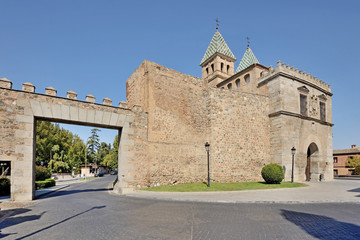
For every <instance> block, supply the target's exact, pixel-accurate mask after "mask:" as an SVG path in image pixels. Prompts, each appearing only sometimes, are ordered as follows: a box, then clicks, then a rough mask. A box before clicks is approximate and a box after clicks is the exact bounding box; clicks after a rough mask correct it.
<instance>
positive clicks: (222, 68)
mask: <svg viewBox="0 0 360 240" xmlns="http://www.w3.org/2000/svg"><path fill="white" fill-rule="evenodd" d="M221 71H222V72H223V71H224V63H221Z"/></svg>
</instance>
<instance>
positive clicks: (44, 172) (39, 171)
mask: <svg viewBox="0 0 360 240" xmlns="http://www.w3.org/2000/svg"><path fill="white" fill-rule="evenodd" d="M47 178H51V172H50V170H49V169H47V168H46V167H43V166H36V168H35V181H43V180H45V179H47Z"/></svg>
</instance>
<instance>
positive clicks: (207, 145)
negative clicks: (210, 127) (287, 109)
mask: <svg viewBox="0 0 360 240" xmlns="http://www.w3.org/2000/svg"><path fill="white" fill-rule="evenodd" d="M205 149H206V152H207V172H208V177H207V186H208V187H210V154H209V152H210V144H209V143H208V142H206V143H205Z"/></svg>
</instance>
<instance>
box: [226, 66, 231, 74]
mask: <svg viewBox="0 0 360 240" xmlns="http://www.w3.org/2000/svg"><path fill="white" fill-rule="evenodd" d="M229 70H230V66H229V65H227V66H226V73H229Z"/></svg>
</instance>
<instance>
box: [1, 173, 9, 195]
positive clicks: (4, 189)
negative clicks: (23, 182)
mask: <svg viewBox="0 0 360 240" xmlns="http://www.w3.org/2000/svg"><path fill="white" fill-rule="evenodd" d="M7 195H10V179H8V178H7V177H0V196H7Z"/></svg>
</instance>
